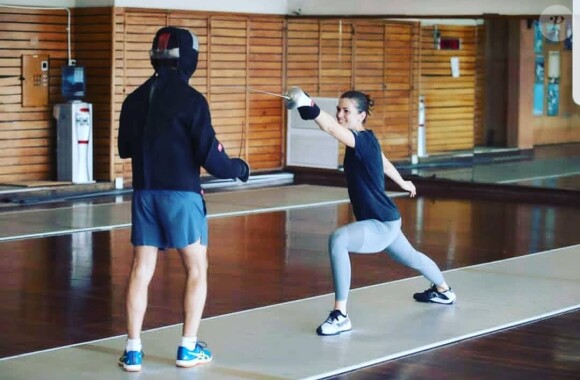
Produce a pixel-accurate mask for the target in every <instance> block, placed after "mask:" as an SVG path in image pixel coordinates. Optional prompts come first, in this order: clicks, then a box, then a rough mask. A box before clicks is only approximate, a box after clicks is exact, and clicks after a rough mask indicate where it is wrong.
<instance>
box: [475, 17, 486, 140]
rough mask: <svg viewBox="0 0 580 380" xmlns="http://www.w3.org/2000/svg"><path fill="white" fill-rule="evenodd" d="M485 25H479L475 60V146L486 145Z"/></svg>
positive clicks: (476, 29)
mask: <svg viewBox="0 0 580 380" xmlns="http://www.w3.org/2000/svg"><path fill="white" fill-rule="evenodd" d="M485 29H486V28H485V24H481V25H477V26H476V28H475V31H476V46H477V53H476V60H475V93H474V95H475V114H474V123H473V124H474V126H473V129H474V130H473V134H474V136H473V140H474V141H473V143H474V145H475V146H482V145H484V144H485V113H484V110H485V83H486V82H485V53H486V52H485V46H486V41H485Z"/></svg>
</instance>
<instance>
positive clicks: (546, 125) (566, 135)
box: [520, 22, 580, 145]
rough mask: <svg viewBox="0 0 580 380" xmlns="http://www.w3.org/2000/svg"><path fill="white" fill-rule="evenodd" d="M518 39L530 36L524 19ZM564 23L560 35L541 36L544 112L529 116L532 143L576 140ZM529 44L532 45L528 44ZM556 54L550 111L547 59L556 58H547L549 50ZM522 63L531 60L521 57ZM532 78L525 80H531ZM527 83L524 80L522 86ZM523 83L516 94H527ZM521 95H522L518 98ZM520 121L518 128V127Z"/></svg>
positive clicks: (579, 130) (577, 120)
mask: <svg viewBox="0 0 580 380" xmlns="http://www.w3.org/2000/svg"><path fill="white" fill-rule="evenodd" d="M520 30H521V33H522V39H524V40H526V41H529V40H530V39H532V41H533V39H534V33H533V28H530V29H528V28H527V26H526V23H525V22H522V23H521V28H520ZM565 32H566V30H565V26H564V27H563V30H561V31H560V35H561V38H560V39H559V40H556V41H552V40H550V39H548V38H544V43H543V56H544V64H545V69H544V84H545V86H544V88H545V92H544V113H543V114H542V115H539V116H531V119H532V120H531V125H533V144H534V145H543V144H554V143H569V142H574V141H576V142H578V141H580V106H578V105H577V104H575V103H574V101H573V99H572V50H569V49H567V48H566V46H565V43H564V38H565ZM525 46H528V44H527V43H526V44H525ZM532 46H533V45H532ZM554 53H555V54H556V55H559V65H560V67H559V83H558V86H559V91H558V93H559V95H558V96H557V97H556V98H555V101H556V102H557V103H556V104H557V107H556V109H555V110H554V112H553V113H551V114H550V113H549V112H548V110H549V107H548V101H549V98H550V97H549V89H550V80H549V78H548V76H549V73H550V72H551V71H553V68H551V67H550V64H551V62H557V61H553V60H551V59H550V55H551V54H554ZM521 64H522V65H534V61H533V60H530V61H522V62H521ZM531 77H532V78H530V79H528V80H533V75H532V76H531ZM528 85H529V84H528V82H526V84H525V86H526V87H527V86H528ZM522 87H524V84H523V83H522V86H521V87H520V91H521V92H520V94H521V95H524V94H527V93H528V91H527V89H526V91H525V92H524V88H522ZM523 98H524V96H522V99H523ZM522 127H524V126H522V125H521V124H520V128H522Z"/></svg>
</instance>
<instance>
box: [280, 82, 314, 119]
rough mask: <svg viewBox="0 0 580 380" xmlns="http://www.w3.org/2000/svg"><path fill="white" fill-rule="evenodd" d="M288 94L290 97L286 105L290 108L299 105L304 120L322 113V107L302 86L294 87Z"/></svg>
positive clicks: (299, 111)
mask: <svg viewBox="0 0 580 380" xmlns="http://www.w3.org/2000/svg"><path fill="white" fill-rule="evenodd" d="M287 96H288V97H290V99H289V100H288V101H287V102H286V106H287V107H288V108H290V109H292V108H294V107H297V108H298V113H299V114H300V117H301V118H302V119H303V120H313V119H316V118H317V117H318V115H320V108H318V106H317V105H316V103H314V100H312V98H311V97H310V96H308V94H307V93H305V92H304V91H302V89H301V88H300V87H292V88H291V89H290V90H289V91H288V94H287Z"/></svg>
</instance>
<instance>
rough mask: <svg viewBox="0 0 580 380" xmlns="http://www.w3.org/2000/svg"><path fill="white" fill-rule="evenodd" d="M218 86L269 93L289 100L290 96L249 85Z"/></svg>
mask: <svg viewBox="0 0 580 380" xmlns="http://www.w3.org/2000/svg"><path fill="white" fill-rule="evenodd" d="M220 87H228V88H238V89H240V90H246V91H248V92H255V93H258V94H264V95H271V96H276V97H278V98H282V99H286V100H291V99H290V97H289V96H288V95H283V94H276V93H274V92H269V91H264V90H258V89H256V88H252V87H249V86H227V85H226V86H220Z"/></svg>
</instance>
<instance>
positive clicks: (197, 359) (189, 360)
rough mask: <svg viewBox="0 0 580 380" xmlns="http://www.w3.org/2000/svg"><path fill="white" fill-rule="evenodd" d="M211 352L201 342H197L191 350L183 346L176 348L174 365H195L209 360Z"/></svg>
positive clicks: (188, 366) (184, 366)
mask: <svg viewBox="0 0 580 380" xmlns="http://www.w3.org/2000/svg"><path fill="white" fill-rule="evenodd" d="M211 360H212V354H211V352H210V350H208V349H207V345H206V344H205V343H203V342H197V343H196V344H195V348H194V349H193V350H188V349H187V348H185V347H183V346H179V347H178V348H177V360H176V361H175V365H176V366H178V367H183V368H190V367H195V366H196V365H200V364H206V363H209V362H211Z"/></svg>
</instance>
